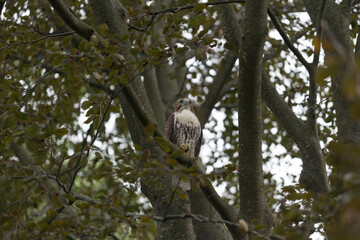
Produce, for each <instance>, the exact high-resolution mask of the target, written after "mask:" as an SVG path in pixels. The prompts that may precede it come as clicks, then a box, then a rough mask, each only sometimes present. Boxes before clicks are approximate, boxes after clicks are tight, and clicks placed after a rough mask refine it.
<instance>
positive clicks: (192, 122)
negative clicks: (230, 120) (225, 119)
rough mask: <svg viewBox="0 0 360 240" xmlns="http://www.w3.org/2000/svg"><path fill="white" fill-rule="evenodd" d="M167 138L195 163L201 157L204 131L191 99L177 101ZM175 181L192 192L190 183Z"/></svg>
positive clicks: (170, 118) (167, 125) (167, 128)
mask: <svg viewBox="0 0 360 240" xmlns="http://www.w3.org/2000/svg"><path fill="white" fill-rule="evenodd" d="M165 136H166V137H167V138H168V139H169V140H170V141H171V142H172V143H174V144H175V145H176V146H178V147H179V148H180V149H181V150H183V151H184V152H185V153H186V154H187V155H188V156H189V157H190V158H191V159H193V160H194V161H196V159H197V158H198V157H199V153H200V148H201V142H202V129H201V124H200V121H199V119H198V118H197V116H196V115H195V113H194V102H193V101H192V100H191V99H189V98H181V99H179V100H178V101H177V103H176V106H175V112H174V113H172V114H171V115H170V116H169V118H168V119H167V121H166V127H165ZM174 180H175V182H180V184H179V185H180V186H181V187H182V188H183V189H184V190H186V191H188V190H190V188H191V187H190V183H188V182H187V183H183V182H181V181H180V180H179V178H175V179H174V178H173V182H174ZM176 180H178V181H176Z"/></svg>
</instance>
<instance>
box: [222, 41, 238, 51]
mask: <svg viewBox="0 0 360 240" xmlns="http://www.w3.org/2000/svg"><path fill="white" fill-rule="evenodd" d="M224 47H225V48H226V49H229V50H231V51H236V46H235V44H234V43H232V42H226V43H225V44H224Z"/></svg>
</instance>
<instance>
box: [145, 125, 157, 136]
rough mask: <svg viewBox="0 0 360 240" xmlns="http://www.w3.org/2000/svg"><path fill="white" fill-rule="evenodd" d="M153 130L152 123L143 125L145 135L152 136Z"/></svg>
mask: <svg viewBox="0 0 360 240" xmlns="http://www.w3.org/2000/svg"><path fill="white" fill-rule="evenodd" d="M154 132H155V125H154V124H152V123H149V124H148V125H146V127H145V135H146V136H148V137H150V136H153V135H154Z"/></svg>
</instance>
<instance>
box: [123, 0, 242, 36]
mask: <svg viewBox="0 0 360 240" xmlns="http://www.w3.org/2000/svg"><path fill="white" fill-rule="evenodd" d="M244 2H245V1H244V0H230V1H219V2H207V3H196V4H188V5H185V6H181V7H172V8H166V9H163V10H160V11H156V12H149V13H148V15H151V18H150V20H149V21H148V23H147V24H146V25H145V27H143V28H140V27H136V26H133V25H131V24H128V25H129V28H128V30H132V29H134V30H137V31H141V32H143V31H146V30H147V29H148V28H149V27H150V26H151V25H152V24H153V22H154V20H155V17H156V16H157V15H159V14H164V13H177V12H180V11H183V10H188V9H192V8H195V7H196V6H198V5H200V4H204V5H206V6H215V5H222V4H231V3H244Z"/></svg>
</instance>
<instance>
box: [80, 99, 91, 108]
mask: <svg viewBox="0 0 360 240" xmlns="http://www.w3.org/2000/svg"><path fill="white" fill-rule="evenodd" d="M90 106H91V102H90V101H84V102H83V103H82V104H81V108H82V109H83V110H86V109H88V108H89V107H90Z"/></svg>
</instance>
